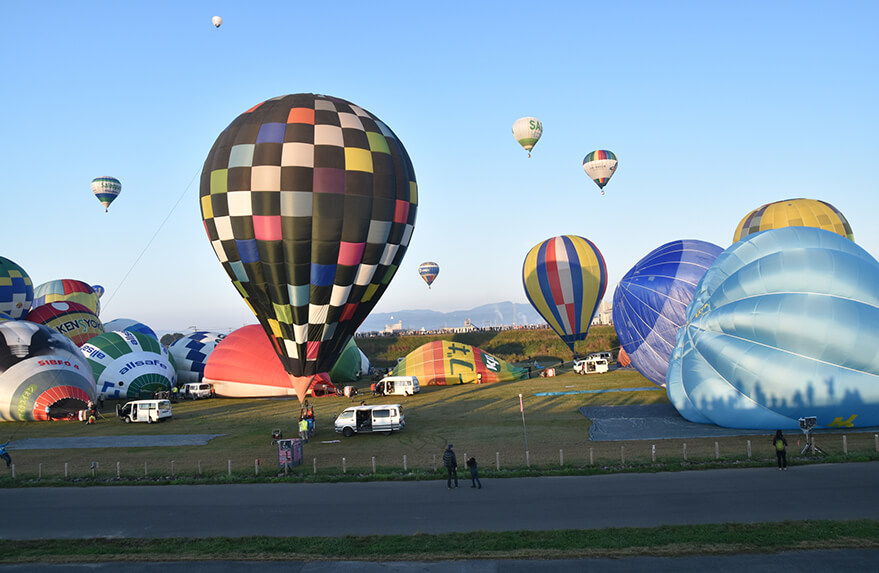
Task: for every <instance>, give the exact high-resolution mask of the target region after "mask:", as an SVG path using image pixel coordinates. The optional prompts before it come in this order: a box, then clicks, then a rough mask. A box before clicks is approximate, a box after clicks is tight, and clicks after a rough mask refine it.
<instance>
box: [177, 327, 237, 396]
mask: <svg viewBox="0 0 879 573" xmlns="http://www.w3.org/2000/svg"><path fill="white" fill-rule="evenodd" d="M225 337H226V335H225V334H223V333H221V332H209V331H207V330H197V331H195V332H193V333H191V334H187V335H186V336H184V337H183V338H178V339H177V340H175V341H174V343H173V344H171V346H169V347H168V354H170V355H171V356H172V357H173V358H174V366H175V367H176V368H177V380H179V381H180V383H181V384H186V383H189V382H201V379H202V378H204V367H205V364H207V362H208V356H210V355H211V352H213V351H214V349H215V348H216V347H217V345H218V344H219V343H220V342H222V340H223V339H224V338H225Z"/></svg>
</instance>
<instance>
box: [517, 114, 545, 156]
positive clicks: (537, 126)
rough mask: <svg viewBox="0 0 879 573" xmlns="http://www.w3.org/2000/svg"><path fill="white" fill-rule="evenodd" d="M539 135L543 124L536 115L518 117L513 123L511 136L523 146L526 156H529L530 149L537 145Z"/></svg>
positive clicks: (541, 132) (541, 133)
mask: <svg viewBox="0 0 879 573" xmlns="http://www.w3.org/2000/svg"><path fill="white" fill-rule="evenodd" d="M541 135H543V124H542V123H540V120H539V119H537V118H536V117H520V118H519V119H517V120H516V122H515V123H514V124H513V137H515V138H516V141H518V142H519V145H521V146H522V147H524V148H525V151H527V152H528V157H531V150H532V149H533V148H534V146H535V145H537V141H538V140H539V139H540V136H541Z"/></svg>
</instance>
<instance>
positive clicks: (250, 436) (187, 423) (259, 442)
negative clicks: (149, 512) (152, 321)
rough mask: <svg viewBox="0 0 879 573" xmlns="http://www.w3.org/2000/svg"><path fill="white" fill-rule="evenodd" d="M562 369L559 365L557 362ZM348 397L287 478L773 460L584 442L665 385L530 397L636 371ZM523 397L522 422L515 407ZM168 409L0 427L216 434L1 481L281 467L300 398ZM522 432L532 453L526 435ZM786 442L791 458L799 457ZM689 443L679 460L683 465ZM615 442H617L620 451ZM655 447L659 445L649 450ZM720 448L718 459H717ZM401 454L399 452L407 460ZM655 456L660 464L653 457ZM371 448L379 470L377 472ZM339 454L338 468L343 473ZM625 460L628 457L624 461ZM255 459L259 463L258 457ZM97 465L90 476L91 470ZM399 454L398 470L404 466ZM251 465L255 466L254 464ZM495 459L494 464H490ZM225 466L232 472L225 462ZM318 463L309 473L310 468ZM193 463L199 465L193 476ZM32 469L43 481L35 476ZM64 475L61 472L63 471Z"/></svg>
mask: <svg viewBox="0 0 879 573" xmlns="http://www.w3.org/2000/svg"><path fill="white" fill-rule="evenodd" d="M565 370H567V371H565ZM360 386H361V394H360V395H359V396H357V397H355V398H354V399H353V400H351V399H348V398H344V397H321V398H315V399H313V400H312V403H313V405H314V409H315V415H316V433H315V436H314V438H313V439H312V440H311V441H310V442H309V443H308V444H306V445H305V446H304V459H305V463H304V464H303V465H301V466H299V467H297V468H295V469H294V470H293V472H292V475H291V476H290V479H309V480H313V479H318V480H319V479H334V480H336V479H374V478H379V479H388V478H393V479H428V478H431V477H434V476H436V477H438V476H439V472H438V471H437V472H435V473H434V470H435V469H436V468H437V467H438V466H439V465H441V464H440V461H439V460H440V458H441V455H442V451H443V449H444V448H445V446H446V444H448V443H453V444H455V449H456V451H457V452H458V456H459V458H461V462H462V463H463V457H464V455H465V454H466V455H467V456H475V457H476V458H477V460H479V462H480V467H481V468H482V471H483V472H485V475H486V476H491V475H492V473H491V472H495V473H496V475H497V476H501V475H523V474H522V473H521V472H526V473H527V474H528V475H534V474H535V473H537V474H539V473H554V472H558V471H568V472H573V473H589V472H590V471H632V470H638V471H656V470H662V469H681V467H693V466H694V465H711V464H716V463H721V464H723V463H731V462H735V463H752V464H754V463H758V464H760V463H770V462H771V459H772V458H774V454H773V452H772V450H771V445H770V443H769V441H770V440H769V436H768V434H767V436H765V437H764V436H741V437H727V438H718V439H714V438H710V439H709V438H702V439H688V440H676V439H675V440H635V441H627V442H596V441H592V440H590V439H589V428H590V425H591V423H590V421H589V420H588V419H587V418H585V417H584V416H583V415H581V414H580V412H579V411H578V408H579V407H581V406H585V405H619V404H651V403H663V402H667V398H666V395H665V392H664V391H663V390H661V389H657V390H645V391H636V392H612V393H605V394H569V395H561V396H542V397H538V396H535V393H537V392H564V391H570V390H583V389H618V388H638V387H652V384H650V383H649V382H648V381H647V380H646V379H644V378H643V377H642V376H640V375H639V374H638V373H637V372H634V371H632V370H616V371H612V372H610V373H607V374H594V375H586V376H583V375H578V374H573V373H571V372H570V366H568V367H567V368H566V369H562V370H561V374H560V375H559V376H556V377H551V378H532V379H530V380H521V381H516V382H502V383H497V384H487V385H478V386H477V385H473V384H466V385H457V386H427V387H423V388H422V392H421V393H419V394H417V395H415V396H413V397H400V396H397V397H392V398H391V397H385V398H379V397H372V396H371V395H369V392H368V383H362V384H361V385H360ZM519 394H521V395H522V402H523V404H524V412H525V424H524V427H523V422H522V413H521V412H520V410H519ZM361 399H365V400H366V401H367V403H370V404H376V403H388V402H399V403H401V404H403V406H404V411H405V416H406V423H407V425H406V429H405V430H403V431H400V432H394V433H393V434H392V435H390V436H384V435H382V434H363V435H355V436H353V437H351V438H344V437H342V436H341V435H340V434H336V433H335V432H334V430H333V419H334V417H335V416H336V415H337V414H338V413H339V412H341V411H342V410H343V409H344V408H346V407H348V406H350V405H352V404H357V403H359V401H360V400H361ZM173 408H174V418H173V419H172V420H170V421H167V422H163V423H160V424H149V425H148V424H124V423H122V422H121V421H120V420H119V419H117V418H116V417H115V416H114V415H113V414H112V412H113V403H112V402H108V403H107V404H106V405H105V416H106V418H104V419H101V420H99V422H98V423H97V424H95V425H85V424H81V423H77V422H52V423H46V422H15V423H6V424H4V425H3V429H4V430H6V431H7V432H9V434H12V436H13V438H12V439H13V442H14V441H15V440H20V439H24V438H52V437H72V438H86V437H90V436H123V435H155V434H221V436H220V437H217V438H215V439H213V440H211V441H210V442H209V443H208V444H207V445H204V446H179V447H143V448H104V449H74V448H71V449H52V450H16V449H14V443H13V445H12V449H11V450H10V453H11V455H12V457H13V461H14V462H15V466H16V479H15V480H14V481H13V480H12V478H11V476H10V475H9V474H6V475H5V476H3V477H2V478H0V486H4V487H9V486H13V485H16V484H18V485H26V484H29V485H38V484H41V483H44V482H45V481H46V480H48V479H54V478H63V477H64V472H65V464H67V469H66V471H67V476H68V478H69V479H75V480H76V481H77V483H79V484H82V483H83V481H85V482H88V481H97V482H99V483H107V480H111V481H112V480H114V479H115V478H116V474H117V463H118V467H119V475H120V476H121V477H122V478H124V479H134V478H143V477H144V476H145V475H146V476H147V477H149V478H150V479H153V480H156V479H160V480H161V479H167V478H169V477H172V476H173V477H174V478H177V479H180V478H183V477H192V478H200V479H205V478H210V477H214V478H217V479H223V480H229V479H231V480H236V479H253V478H254V477H255V474H256V473H257V471H259V474H260V477H262V478H265V477H267V476H277V474H278V469H277V467H278V466H277V447H276V446H273V445H272V444H271V432H272V430H273V429H274V428H280V429H281V430H282V432H283V433H284V435H285V436H286V437H295V436H296V435H297V431H296V424H297V419H298V413H299V402H298V401H297V400H295V399H226V398H213V399H210V400H200V401H194V402H193V401H182V402H179V403H176V404H174V406H173ZM526 434H527V444H528V457H527V459H526V448H525V439H526ZM749 439H750V440H751V441H752V459H751V460H750V462H749V460H748V458H747V441H748V440H749ZM789 439H791V440H792V443H791V448H790V450H791V453H792V454H794V455H792V456H791V457H792V458H793V460H792V461H793V463H798V461H799V462H802V461H805V460H798V459H797V458H798V456H797V455H795V454H798V453H799V452H798V450H797V451H794V450H796V444H797V439H798V436H796V435H792V436H789ZM819 440H820V441H821V442H820V443H821V447H822V448H823V449H824V450H825V451H827V452H828V454H829V456H828V458H827V459H832V460H833V461H840V460H844V459H847V458H849V459H877V456H876V455H875V454H876V452H875V439H874V436H873V434H864V433H851V434H849V435H848V436H847V443H846V446H847V448H848V451H849V455H848V456H847V457H846V456H844V455H843V451H842V449H843V445H842V437H841V436H840V435H833V436H827V437H826V438H825V437H819ZM684 443H686V448H687V463H686V464H683V465H682V463H683V462H684V460H683V448H684ZM621 447H623V448H624V451H621ZM654 452H655V453H654ZM716 454H719V457H720V459H719V460H716V459H715V457H716ZM404 456H405V461H404ZM654 456H655V459H656V462H655V463H654ZM373 457H374V458H375V467H376V473H377V474H380V475H376V476H373V475H372V474H373V469H372V467H373ZM343 459H344V470H345V473H344V474H343ZM623 459H624V460H625V464H623ZM257 460H258V462H257ZM92 462H98V469H97V470H96V471H95V472H94V473H95V476H94V477H95V478H96V479H95V480H93V479H92V471H91V470H90V467H91V464H92ZM404 463H405V469H406V471H404ZM257 464H258V465H257ZM498 466H499V469H500V471H499V472H498ZM230 467H231V468H232V475H231V476H230V475H229V468H230ZM315 468H316V469H317V472H315ZM199 469H200V470H201V473H200V474H199ZM38 478H40V479H38ZM62 481H63V480H62Z"/></svg>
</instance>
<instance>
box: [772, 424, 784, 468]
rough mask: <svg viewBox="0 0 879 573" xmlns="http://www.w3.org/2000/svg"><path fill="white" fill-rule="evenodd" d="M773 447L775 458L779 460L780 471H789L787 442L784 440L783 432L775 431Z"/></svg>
mask: <svg viewBox="0 0 879 573" xmlns="http://www.w3.org/2000/svg"><path fill="white" fill-rule="evenodd" d="M772 445H773V446H775V457H776V458H777V459H778V469H779V471H781V470H787V449H786V448H787V440H785V439H784V436H783V435H782V433H781V430H776V431H775V437H774V438H772Z"/></svg>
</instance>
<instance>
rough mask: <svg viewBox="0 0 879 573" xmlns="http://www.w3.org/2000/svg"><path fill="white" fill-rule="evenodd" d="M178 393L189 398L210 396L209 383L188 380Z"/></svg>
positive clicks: (196, 398)
mask: <svg viewBox="0 0 879 573" xmlns="http://www.w3.org/2000/svg"><path fill="white" fill-rule="evenodd" d="M180 395H181V396H182V397H184V398H189V399H190V400H198V399H199V398H210V397H211V385H210V384H208V383H206V382H188V383H186V384H184V385H183V387H182V388H181V389H180Z"/></svg>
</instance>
